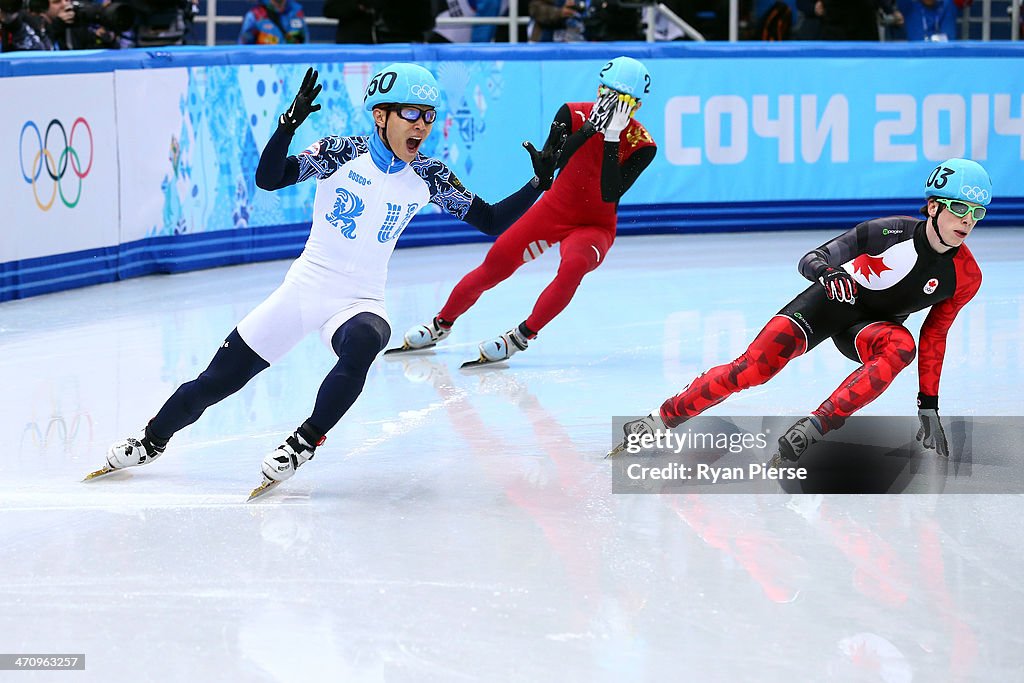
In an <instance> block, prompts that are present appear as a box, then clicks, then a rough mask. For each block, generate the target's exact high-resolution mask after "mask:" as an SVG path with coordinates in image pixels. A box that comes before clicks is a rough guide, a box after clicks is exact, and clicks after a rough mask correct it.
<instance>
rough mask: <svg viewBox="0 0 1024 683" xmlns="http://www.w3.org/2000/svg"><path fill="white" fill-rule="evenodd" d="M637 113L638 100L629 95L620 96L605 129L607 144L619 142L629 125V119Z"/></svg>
mask: <svg viewBox="0 0 1024 683" xmlns="http://www.w3.org/2000/svg"><path fill="white" fill-rule="evenodd" d="M634 111H636V99H635V98H633V97H630V96H629V95H619V96H618V98H617V101H616V102H615V107H614V108H613V109H612V115H611V118H610V119H609V120H608V125H607V126H606V127H605V129H604V139H605V140H606V141H607V142H618V141H619V136H620V135H621V134H622V131H624V130H625V129H626V126H628V125H629V119H630V117H632V116H633V112H634Z"/></svg>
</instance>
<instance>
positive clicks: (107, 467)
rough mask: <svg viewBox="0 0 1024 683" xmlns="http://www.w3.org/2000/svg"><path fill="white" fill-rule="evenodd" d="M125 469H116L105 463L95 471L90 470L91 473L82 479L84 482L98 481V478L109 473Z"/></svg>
mask: <svg viewBox="0 0 1024 683" xmlns="http://www.w3.org/2000/svg"><path fill="white" fill-rule="evenodd" d="M123 471H124V469H114V468H113V467H111V466H110V465H104V466H103V467H101V468H99V469H98V470H96V471H95V472H90V473H89V474H87V475H85V478H84V479H82V481H83V482H85V481H96V480H97V479H100V478H101V477H105V476H107V475H108V474H115V473H117V472H123Z"/></svg>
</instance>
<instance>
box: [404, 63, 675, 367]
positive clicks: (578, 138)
mask: <svg viewBox="0 0 1024 683" xmlns="http://www.w3.org/2000/svg"><path fill="white" fill-rule="evenodd" d="M599 80H600V83H601V85H600V87H599V89H598V99H597V101H596V102H575V103H566V104H563V105H562V106H561V107H560V108H559V110H558V113H557V114H556V115H555V125H553V126H552V130H555V129H556V128H558V129H559V130H561V128H560V127H558V124H562V125H564V126H565V130H568V131H570V132H571V135H569V138H568V139H567V140H566V142H565V147H564V148H563V149H562V153H561V157H560V158H559V161H558V167H559V168H560V169H561V170H560V173H559V174H558V177H557V178H556V179H555V181H554V185H553V186H552V188H551V190H550V191H549V192H547V193H545V195H544V197H543V198H542V199H541V200H540V201H538V202H537V203H536V204H534V205H533V207H531V208H530V210H529V211H527V212H526V214H525V215H524V216H523V217H522V218H520V219H519V220H518V221H517V222H516V223H515V224H514V225H513V226H512V227H511V228H509V229H508V230H507V231H506V232H505V233H503V234H502V235H501V237H499V238H498V240H497V241H496V242H495V243H494V246H493V247H491V249H490V251H488V252H487V256H486V257H485V258H484V262H483V263H482V264H481V265H480V266H479V267H478V268H476V269H475V270H473V271H471V272H470V273H469V274H467V275H466V276H465V277H463V278H462V280H461V281H459V283H458V284H457V285H456V286H455V289H454V290H452V293H451V295H450V296H449V297H448V301H447V303H445V305H444V306H443V307H442V308H441V311H440V312H439V313H438V314H437V316H436V317H435V318H434V319H433V320H432V321H431V322H429V323H427V324H425V325H419V326H417V327H414V328H412V329H411V330H409V331H408V332H406V334H405V340H404V344H403V347H402V348H403V350H416V349H425V348H429V347H431V346H434V345H435V344H437V343H438V342H439V341H441V340H442V339H444V338H445V337H447V336H448V334H449V333H450V332H451V328H452V324H454V322H455V320H456V319H457V318H458V317H459V316H460V315H462V314H463V313H465V312H466V311H467V310H469V308H470V307H471V306H472V305H473V304H475V303H476V301H477V299H479V298H480V295H481V294H483V293H484V292H485V291H486V290H488V289H490V288H492V287H494V286H495V285H497V284H498V283H499V282H502V281H504V280H506V279H507V278H509V277H510V276H511V275H512V274H513V273H514V272H515V271H516V270H517V269H518V268H519V267H520V266H522V265H523V264H525V263H529V262H530V261H532V260H533V259H535V258H537V257H538V256H540V255H541V254H542V253H543V252H544V251H545V250H547V249H549V248H550V247H553V246H554V245H555V244H558V245H559V253H560V255H561V263H560V265H559V267H558V273H557V275H556V276H555V279H554V280H553V281H552V282H551V284H549V285H548V286H547V288H545V289H544V291H543V292H541V294H540V297H539V298H538V299H537V303H536V304H535V305H534V308H533V312H532V313H530V315H529V317H527V318H526V320H524V321H523V322H522V323H521V324H519V325H518V326H517V327H514V328H513V329H511V330H509V331H508V332H506V333H505V334H502V335H500V336H498V337H496V338H495V339H491V340H488V341H485V342H483V343H482V344H480V358H481V361H484V362H497V361H501V360H505V359H507V358H508V357H509V356H511V355H512V354H514V353H517V352H519V351H523V350H525V349H526V347H527V345H528V342H529V341H530V340H531V339H533V338H534V337H536V336H537V333H538V332H540V331H541V329H542V328H543V327H544V326H545V325H547V324H548V323H549V322H551V320H552V319H554V317H555V316H557V315H558V314H559V313H561V312H562V310H563V309H565V307H566V306H568V305H569V302H570V301H571V300H572V297H573V295H574V294H575V293H576V289H577V288H578V287H579V285H580V282H581V281H582V280H583V277H584V276H585V275H586V274H587V273H589V272H590V271H592V270H594V269H595V268H597V267H598V266H599V265H601V263H603V262H604V259H605V257H606V256H607V255H608V250H609V249H610V248H611V246H612V242H613V241H614V240H615V226H616V213H617V211H618V206H619V200H620V199H621V198H622V195H623V194H625V192H626V191H627V190H629V188H630V187H632V186H633V183H634V182H636V179H637V178H638V177H639V176H640V174H641V173H642V172H643V171H644V169H646V168H647V166H648V165H649V164H650V163H651V161H652V160H653V159H654V155H655V152H656V150H657V147H656V146H655V143H654V140H653V139H652V138H651V136H650V134H649V133H648V132H647V129H646V128H644V127H643V125H641V124H640V123H639V122H638V121H636V120H635V119H633V115H634V114H635V113H636V110H637V109H638V108H639V107H640V102H641V100H642V98H644V97H645V96H646V95H647V94H648V93H649V92H650V86H651V77H650V74H649V73H648V71H647V68H646V67H644V65H643V64H641V63H640V62H639V61H637V60H635V59H633V58H631V57H616V58H615V59H613V60H611V61H610V62H608V63H607V64H606V65H605V67H604V68H603V69H602V70H601V73H600V75H599Z"/></svg>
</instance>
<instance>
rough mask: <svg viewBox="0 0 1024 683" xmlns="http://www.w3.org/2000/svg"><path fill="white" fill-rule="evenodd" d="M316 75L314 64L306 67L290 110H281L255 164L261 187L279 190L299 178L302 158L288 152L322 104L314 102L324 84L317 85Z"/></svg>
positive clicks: (257, 182)
mask: <svg viewBox="0 0 1024 683" xmlns="http://www.w3.org/2000/svg"><path fill="white" fill-rule="evenodd" d="M317 75H318V74H317V72H316V71H314V70H313V69H312V68H309V69H306V75H305V76H304V77H303V79H302V85H300V86H299V91H298V92H297V93H296V94H295V99H294V100H293V101H292V104H291V106H290V107H288V111H286V112H285V113H283V114H281V117H280V118H279V119H278V124H277V130H275V131H274V134H273V135H271V136H270V141H269V142H267V146H266V147H265V148H264V149H263V154H261V155H260V162H259V165H257V167H256V186H257V187H259V188H260V189H262V190H278V189H280V188H282V187H288V186H289V185H294V184H295V183H296V182H298V180H299V161H298V159H297V158H296V157H293V156H291V157H290V156H288V145H290V144H291V141H292V136H293V135H295V131H296V129H297V128H298V127H299V126H300V125H302V122H303V121H305V120H306V117H307V116H309V115H310V114H312V113H313V112H315V111H318V110H319V109H320V105H319V104H313V102H314V100H316V96H317V95H319V94H320V90H321V88H323V86H322V85H317V82H316V79H317Z"/></svg>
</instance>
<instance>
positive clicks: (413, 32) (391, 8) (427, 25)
mask: <svg viewBox="0 0 1024 683" xmlns="http://www.w3.org/2000/svg"><path fill="white" fill-rule="evenodd" d="M376 8H377V21H376V23H375V24H374V36H375V38H376V42H378V43H422V42H425V41H426V40H427V34H428V33H429V32H430V31H431V30H432V29H433V28H434V11H433V8H432V7H431V3H430V2H427V0H378V2H377V4H376Z"/></svg>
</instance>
